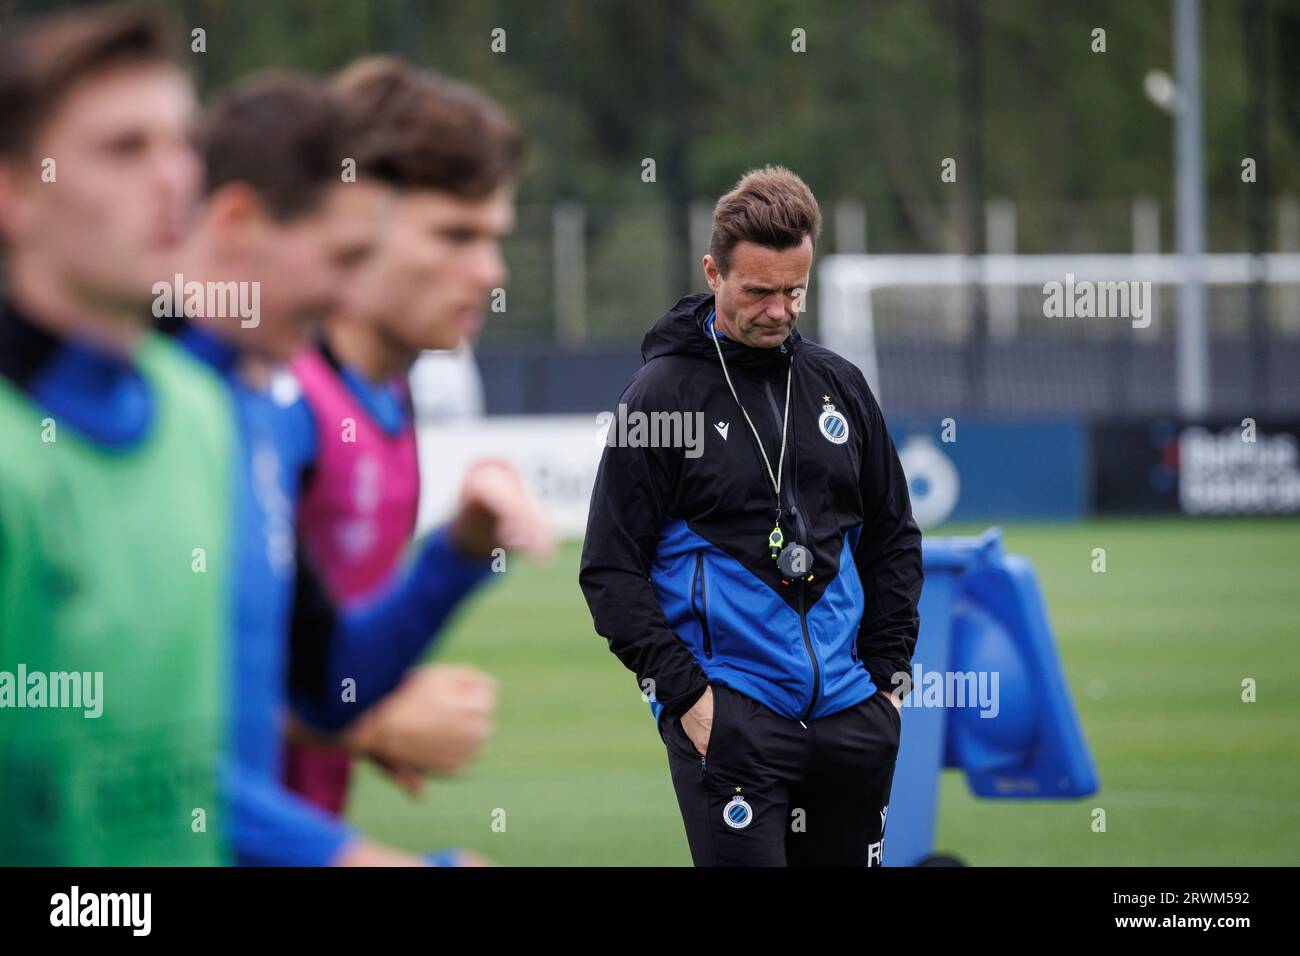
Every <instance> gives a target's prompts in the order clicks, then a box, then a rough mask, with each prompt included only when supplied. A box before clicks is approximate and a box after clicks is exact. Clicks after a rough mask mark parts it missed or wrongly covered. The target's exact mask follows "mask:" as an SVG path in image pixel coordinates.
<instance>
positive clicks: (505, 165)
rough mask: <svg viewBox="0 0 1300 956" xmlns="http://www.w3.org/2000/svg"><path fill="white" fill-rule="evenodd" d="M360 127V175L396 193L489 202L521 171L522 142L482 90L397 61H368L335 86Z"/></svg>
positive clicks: (342, 76) (354, 65)
mask: <svg viewBox="0 0 1300 956" xmlns="http://www.w3.org/2000/svg"><path fill="white" fill-rule="evenodd" d="M334 90H335V92H336V93H337V94H338V95H339V97H340V98H341V99H342V101H343V103H344V105H345V106H346V108H347V109H348V112H349V115H350V116H351V117H352V119H353V122H355V123H356V124H357V126H358V128H359V131H360V135H361V144H360V147H359V149H360V157H359V159H358V161H357V170H358V173H360V174H365V175H369V176H373V177H374V178H375V179H378V180H379V181H381V182H383V183H386V184H388V185H390V186H393V187H396V188H398V189H433V190H437V191H439V192H446V193H451V194H453V195H456V196H460V197H461V198H464V199H483V198H486V197H487V196H489V195H491V194H492V193H493V192H495V191H496V190H497V188H499V187H500V186H503V185H505V184H506V183H507V182H509V181H510V180H512V179H513V178H514V177H515V176H516V175H517V173H518V170H519V166H520V164H521V163H522V161H523V156H524V136H523V133H522V132H521V131H520V129H519V127H518V126H517V125H516V124H515V122H514V120H513V119H512V118H511V117H510V115H509V114H508V113H506V111H505V110H504V109H502V108H501V107H500V106H499V105H498V104H497V103H495V102H494V101H493V100H491V99H489V98H488V97H487V96H485V95H484V94H482V93H480V92H479V91H478V90H476V89H474V88H473V87H471V86H468V85H466V84H464V83H458V82H455V81H452V80H449V79H447V78H446V77H444V76H441V75H440V74H438V73H435V72H433V71H431V70H424V69H418V68H416V67H414V66H412V65H410V64H409V63H406V62H405V61H403V60H400V59H398V58H396V57H392V56H368V57H364V58H362V59H360V60H357V61H356V62H354V63H352V64H350V65H349V66H347V67H345V68H344V69H343V70H342V72H340V73H339V74H338V76H337V77H336V79H335V81H334Z"/></svg>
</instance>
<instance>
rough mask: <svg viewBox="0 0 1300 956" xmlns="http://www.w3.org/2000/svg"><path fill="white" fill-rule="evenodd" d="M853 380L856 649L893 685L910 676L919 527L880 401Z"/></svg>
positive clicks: (881, 681)
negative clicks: (857, 417) (857, 468)
mask: <svg viewBox="0 0 1300 956" xmlns="http://www.w3.org/2000/svg"><path fill="white" fill-rule="evenodd" d="M855 371H856V370H855ZM854 380H855V382H856V383H857V386H858V390H859V392H860V393H861V404H862V410H863V414H864V420H865V422H866V428H865V432H866V433H865V435H864V437H863V448H862V471H861V476H860V486H861V495H862V514H863V520H862V531H861V534H860V536H859V538H858V543H857V547H856V549H855V550H854V552H853V559H854V563H855V564H856V565H857V568H858V575H859V577H860V578H861V580H862V593H863V598H864V601H865V606H864V608H863V612H862V622H861V624H860V625H859V628H858V657H859V658H860V659H861V661H862V663H863V664H864V665H865V666H866V668H867V670H868V672H870V674H871V680H872V682H873V683H874V684H875V685H876V686H877V687H878V688H881V689H883V690H885V691H888V692H893V691H894V690H895V689H896V688H898V687H899V686H900V685H899V683H898V682H897V681H895V680H894V675H895V674H900V673H901V674H906V675H907V681H908V686H909V687H910V684H911V675H912V653H913V652H914V651H915V650H916V640H917V635H918V633H919V630H920V617H919V615H918V613H917V607H918V605H919V603H920V600H921V584H922V580H923V571H922V564H921V531H920V529H919V528H918V527H917V525H916V521H915V520H914V519H913V517H912V504H911V498H910V496H909V495H908V491H907V476H906V475H905V474H904V473H903V466H902V463H901V462H900V461H899V459H898V451H897V450H896V449H895V448H894V442H893V439H891V438H890V437H889V429H888V428H887V427H886V426H885V418H884V415H883V414H881V411H880V405H879V404H878V403H877V402H876V398H875V396H874V395H872V394H871V389H870V388H869V387H868V385H867V382H866V379H865V378H863V377H862V373H861V372H857V374H856V376H855V378H854ZM903 692H904V693H905V692H906V688H905V689H904V690H903Z"/></svg>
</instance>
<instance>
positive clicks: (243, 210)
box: [207, 183, 269, 252]
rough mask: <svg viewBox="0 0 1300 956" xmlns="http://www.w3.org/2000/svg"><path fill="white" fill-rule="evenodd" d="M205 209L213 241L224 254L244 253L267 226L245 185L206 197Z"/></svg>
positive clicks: (221, 189)
mask: <svg viewBox="0 0 1300 956" xmlns="http://www.w3.org/2000/svg"><path fill="white" fill-rule="evenodd" d="M207 207H208V215H209V217H210V221H211V223H212V225H213V227H214V229H215V232H216V236H217V241H218V243H219V244H220V245H221V246H222V247H223V248H224V250H225V251H227V252H233V251H236V250H239V251H244V250H247V248H248V247H249V246H250V245H251V244H252V243H254V242H255V241H256V239H257V238H258V236H259V235H260V234H261V232H262V230H263V229H264V228H265V226H266V225H267V224H268V219H269V217H268V214H267V211H266V207H265V206H263V205H262V201H261V199H260V198H259V197H258V195H257V191H256V190H255V189H253V188H252V187H251V186H249V185H247V184H246V183H228V184H226V185H224V186H221V187H219V188H218V189H217V190H216V191H215V192H214V193H213V194H212V195H211V196H209V197H208V200H207Z"/></svg>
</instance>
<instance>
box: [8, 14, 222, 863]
mask: <svg viewBox="0 0 1300 956" xmlns="http://www.w3.org/2000/svg"><path fill="white" fill-rule="evenodd" d="M167 32H168V31H167V30H166V29H165V27H164V26H160V25H159V24H158V23H157V22H155V21H154V20H153V19H151V18H149V17H147V16H145V15H143V14H141V13H139V12H136V11H131V10H124V9H121V8H112V7H110V8H100V9H97V10H94V11H91V12H78V13H72V14H67V15H63V16H58V17H52V18H48V19H45V20H42V21H38V22H35V23H33V24H31V25H30V26H29V27H28V28H26V29H25V30H23V31H21V32H18V33H15V34H11V35H10V36H8V37H7V38H6V42H5V44H4V48H3V50H0V236H3V244H4V253H5V258H6V260H7V280H8V282H7V298H6V300H5V301H4V303H3V305H2V306H0V447H3V449H4V452H3V454H0V861H3V862H4V863H6V864H40V865H103V864H113V865H139V864H153V865H177V864H216V863H220V862H222V861H223V860H224V858H225V854H224V820H223V817H224V815H223V813H222V810H221V801H220V798H219V792H218V771H219V763H220V758H221V754H222V747H223V737H224V733H225V729H226V694H227V689H226V688H227V684H228V681H229V675H228V671H227V666H226V665H227V650H228V646H227V643H226V636H227V633H228V607H227V595H228V586H227V584H228V577H229V573H230V570H231V569H230V562H229V558H228V554H227V552H228V538H229V534H230V531H231V528H232V526H233V522H232V519H231V507H230V504H231V497H230V494H229V476H230V473H231V469H232V464H233V461H234V458H233V455H234V444H233V443H234V440H235V435H234V426H233V421H232V418H231V412H230V407H229V401H228V399H227V398H226V396H225V393H224V390H223V389H222V387H221V383H220V381H219V380H218V379H217V378H216V377H215V376H212V375H210V374H209V373H208V372H207V371H206V370H205V369H204V368H203V367H202V366H201V365H199V364H198V363H196V362H194V361H193V360H191V359H190V358H189V357H188V356H186V355H184V354H183V353H182V352H181V351H180V350H178V349H176V348H174V347H173V346H172V345H171V344H170V343H168V342H166V341H164V340H162V339H161V338H160V337H158V336H157V335H155V334H153V333H152V332H150V331H149V328H148V318H149V309H148V302H149V299H150V296H151V288H152V285H153V283H154V282H155V281H156V280H157V279H159V278H160V277H163V276H167V275H170V274H171V273H172V271H173V266H174V259H175V256H176V253H177V251H178V248H179V246H180V243H181V239H182V236H183V234H184V228H185V226H186V219H187V216H188V214H189V213H190V212H191V210H192V208H193V201H194V199H195V196H196V191H197V189H198V184H199V164H198V162H197V159H196V157H195V155H194V153H193V150H192V148H191V146H190V144H189V141H188V139H187V133H188V126H189V122H190V119H191V116H192V113H193V110H194V105H195V103H194V94H193V91H192V88H191V85H190V81H189V79H188V77H187V76H186V75H185V73H184V72H183V70H182V69H181V68H180V66H179V61H178V59H177V56H176V54H175V52H174V50H173V48H172V47H171V45H170V44H169V43H168V41H167V39H166V38H167ZM24 670H25V671H26V672H27V678H26V679H24V680H21V681H15V680H13V679H12V678H13V676H14V675H15V674H21V673H22V672H23V671H24ZM6 676H8V677H9V678H10V679H8V680H7V679H6ZM19 695H21V697H22V701H21V704H20V702H19V699H18V698H19ZM20 706H21V707H22V709H13V708H17V707H20Z"/></svg>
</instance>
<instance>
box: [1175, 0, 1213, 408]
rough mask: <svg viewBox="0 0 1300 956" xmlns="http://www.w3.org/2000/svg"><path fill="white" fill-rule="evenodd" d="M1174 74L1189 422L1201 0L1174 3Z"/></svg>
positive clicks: (1202, 361) (1200, 328)
mask: <svg viewBox="0 0 1300 956" xmlns="http://www.w3.org/2000/svg"><path fill="white" fill-rule="evenodd" d="M1172 2H1173V17H1174V69H1175V74H1176V80H1177V84H1178V103H1177V107H1176V109H1175V112H1174V166H1175V182H1176V192H1177V212H1176V221H1177V226H1178V252H1179V254H1180V255H1182V257H1183V268H1184V273H1183V279H1182V285H1181V288H1180V290H1179V295H1178V333H1177V337H1178V346H1177V347H1178V410H1179V412H1180V413H1182V415H1183V416H1185V417H1187V418H1197V417H1200V416H1201V415H1204V414H1205V412H1206V410H1207V409H1208V408H1209V404H1210V402H1209V397H1210V396H1209V391H1210V389H1209V384H1210V376H1209V364H1210V363H1209V334H1208V328H1207V326H1206V321H1205V311H1206V310H1205V299H1206V297H1205V285H1204V284H1203V283H1202V282H1201V277H1200V267H1201V262H1200V258H1201V256H1202V255H1203V254H1204V252H1205V169H1204V161H1203V159H1204V157H1203V152H1202V145H1203V132H1202V129H1201V50H1200V40H1201V5H1200V0H1172Z"/></svg>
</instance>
